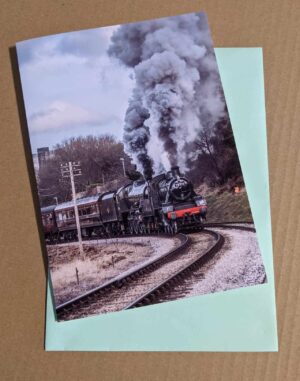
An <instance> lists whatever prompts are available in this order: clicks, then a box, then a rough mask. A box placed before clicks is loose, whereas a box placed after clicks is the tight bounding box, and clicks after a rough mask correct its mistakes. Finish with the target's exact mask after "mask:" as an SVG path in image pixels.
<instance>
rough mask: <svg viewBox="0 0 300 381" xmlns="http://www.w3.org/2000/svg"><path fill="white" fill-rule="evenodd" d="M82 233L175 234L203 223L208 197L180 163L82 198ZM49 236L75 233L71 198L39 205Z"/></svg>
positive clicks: (63, 237)
mask: <svg viewBox="0 0 300 381" xmlns="http://www.w3.org/2000/svg"><path fill="white" fill-rule="evenodd" d="M76 203H77V205H78V212H79V219H80V226H81V230H82V235H83V236H84V237H87V238H91V237H93V236H98V237H108V236H109V237H110V236H117V235H122V234H146V233H152V232H159V231H164V232H166V233H169V234H176V233H177V232H178V231H180V230H182V229H185V228H202V222H203V220H205V218H206V212H207V205H206V201H205V200H204V199H203V198H202V197H201V196H199V195H196V193H195V191H194V188H193V185H192V183H191V182H190V181H188V180H187V179H186V178H185V177H183V176H181V174H180V172H179V168H178V167H173V168H172V169H171V171H169V172H166V173H162V174H160V175H158V176H155V177H153V178H152V179H149V180H144V179H143V180H137V181H134V182H132V183H130V184H128V185H125V186H124V187H121V188H119V189H118V190H115V191H110V192H106V193H103V194H97V195H94V196H90V197H85V198H81V199H78V200H77V201H76ZM41 213H42V222H43V228H44V234H45V238H46V240H50V241H52V240H54V239H59V240H69V239H75V238H76V234H77V230H76V221H75V213H74V205H73V202H72V201H70V202H65V203H63V204H59V205H56V206H48V207H45V208H42V209H41Z"/></svg>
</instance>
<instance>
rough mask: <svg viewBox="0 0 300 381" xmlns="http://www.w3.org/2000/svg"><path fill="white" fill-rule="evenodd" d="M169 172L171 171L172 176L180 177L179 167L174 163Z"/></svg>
mask: <svg viewBox="0 0 300 381" xmlns="http://www.w3.org/2000/svg"><path fill="white" fill-rule="evenodd" d="M171 172H172V176H173V177H177V176H178V177H180V176H181V175H180V171H179V167H178V166H177V165H176V166H174V167H172V168H171Z"/></svg>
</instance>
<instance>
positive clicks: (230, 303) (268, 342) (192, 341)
mask: <svg viewBox="0 0 300 381" xmlns="http://www.w3.org/2000/svg"><path fill="white" fill-rule="evenodd" d="M216 55H217V60H218V64H219V69H220V73H221V78H222V82H223V87H224V91H225V96H226V101H227V105H228V108H229V113H230V119H231V122H232V127H233V131H234V135H235V140H236V144H237V148H238V153H239V157H240V162H241V166H242V170H243V175H244V179H245V183H246V187H247V192H248V196H249V200H250V204H251V209H252V213H253V217H254V222H255V226H256V229H257V234H258V239H259V244H260V250H261V253H262V256H263V260H264V265H265V268H266V272H267V279H268V283H266V284H263V285H258V286H252V287H244V288H239V289H235V290H231V291H226V292H219V293H215V294H209V295H204V296H197V297H192V298H187V299H183V300H179V301H175V302H168V303H163V304H156V305H152V306H149V307H143V308H138V309H132V310H127V311H123V312H116V313H111V314H104V315H100V316H93V317H89V318H84V319H77V320H73V321H67V322H57V321H56V320H55V316H54V309H53V304H52V298H51V294H50V289H49V287H48V297H47V318H46V340H45V346H46V350H49V351H53V350H72V351H74V350H76V351H77V350H78V351H277V349H278V344H277V328H276V309H275V289H274V272H273V254H272V236H271V217H270V199H269V181H268V158H267V140H266V125H265V99H264V76H263V58H262V49H261V48H218V49H216Z"/></svg>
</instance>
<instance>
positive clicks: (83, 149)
mask: <svg viewBox="0 0 300 381" xmlns="http://www.w3.org/2000/svg"><path fill="white" fill-rule="evenodd" d="M191 150H193V152H192V153H193V155H191V159H190V162H189V168H191V169H190V171H189V172H188V173H186V176H187V177H188V178H189V179H190V180H191V181H192V182H193V184H194V186H195V187H197V186H199V185H201V184H203V183H205V184H207V185H208V186H209V187H220V186H223V185H224V184H227V185H228V184H229V186H230V184H232V185H233V184H235V185H240V186H241V185H243V184H244V182H243V177H242V172H241V167H240V163H239V159H238V154H237V150H236V146H235V142H234V137H233V133H232V128H231V125H230V123H229V121H228V119H224V120H222V121H220V122H219V123H217V124H216V125H215V126H214V127H213V128H208V127H206V128H203V130H202V131H201V133H200V134H199V137H198V139H197V140H196V141H195V142H194V144H193V146H192V147H191ZM121 158H123V159H124V163H125V167H126V176H124V171H123V165H122V161H121V160H120V159H121ZM68 161H80V163H81V169H82V175H81V176H78V177H76V178H75V180H76V191H77V192H85V193H86V194H91V193H92V191H93V189H94V188H95V186H96V185H98V187H100V189H101V192H104V191H108V190H112V189H117V188H118V187H120V186H122V185H124V184H125V183H127V182H128V181H129V180H135V179H138V178H139V176H141V175H140V174H139V173H138V172H137V171H136V170H135V167H134V166H133V165H132V164H131V160H130V157H129V156H128V155H126V154H125V152H124V147H123V144H122V143H121V142H119V141H117V140H116V139H115V138H114V137H113V136H109V135H103V136H86V137H77V138H71V139H69V140H66V141H64V142H62V143H61V144H57V145H56V146H55V147H54V149H53V153H52V155H51V156H50V157H49V158H48V159H47V160H46V161H44V162H43V164H42V165H41V167H40V169H39V171H38V191H39V197H40V202H41V206H47V205H51V204H54V203H55V200H57V201H58V202H59V203H60V202H64V201H68V200H70V198H71V186H70V180H69V179H68V178H64V177H62V176H61V169H60V165H61V164H62V163H66V162H68Z"/></svg>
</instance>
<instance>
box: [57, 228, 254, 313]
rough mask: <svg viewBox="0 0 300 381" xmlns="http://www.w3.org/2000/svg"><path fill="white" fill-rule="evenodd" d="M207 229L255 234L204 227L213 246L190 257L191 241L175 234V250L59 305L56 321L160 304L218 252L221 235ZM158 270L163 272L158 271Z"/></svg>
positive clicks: (221, 244) (204, 231)
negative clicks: (211, 239)
mask: <svg viewBox="0 0 300 381" xmlns="http://www.w3.org/2000/svg"><path fill="white" fill-rule="evenodd" d="M243 224H244V223H243ZM245 224H248V222H245ZM249 224H250V223H249ZM208 227H210V228H213V227H216V228H225V229H238V230H246V231H251V232H255V228H254V227H250V226H249V227H248V226H241V225H235V224H234V223H233V222H229V223H215V224H213V223H211V224H205V229H204V230H203V231H202V233H203V234H206V235H207V234H208V235H210V236H211V237H213V239H214V243H213V244H212V245H210V246H209V247H208V248H207V249H206V250H205V251H202V252H201V251H200V253H198V255H192V254H188V253H189V252H191V253H192V250H187V249H188V248H189V247H190V246H191V244H192V240H191V238H190V237H189V236H187V235H185V234H182V233H179V234H178V235H177V237H178V238H179V239H180V241H181V243H180V245H179V246H178V247H177V248H175V249H173V250H171V251H169V252H167V253H166V254H164V255H162V256H161V257H159V258H156V259H154V260H153V261H151V262H150V263H147V264H146V265H145V264H141V265H139V266H138V267H136V268H134V269H133V270H128V271H127V272H125V273H123V274H121V275H120V276H118V277H116V278H114V279H113V280H111V281H109V282H107V283H105V284H103V285H101V286H100V287H97V288H94V289H92V290H91V291H89V292H87V293H85V294H83V295H80V296H79V297H77V298H74V299H72V300H70V301H68V302H66V303H63V304H61V305H59V306H58V307H57V309H56V313H57V318H58V320H70V319H76V318H80V317H85V316H90V315H93V314H99V313H105V312H112V311H119V310H122V309H130V308H135V307H141V306H146V305H149V304H154V303H159V302H160V301H163V300H164V297H163V296H164V294H166V293H170V291H172V289H173V288H174V287H175V286H177V285H179V284H182V283H184V282H185V280H186V279H187V278H189V277H190V276H191V275H192V274H193V272H194V271H196V270H197V269H199V268H200V267H201V266H203V265H204V264H205V263H206V262H207V261H209V260H210V259H212V258H213V257H214V255H215V254H216V253H217V252H218V251H219V250H220V249H221V248H222V246H223V244H224V237H223V235H222V234H220V233H218V232H215V231H214V230H210V229H207V228H208ZM174 264H176V266H174ZM168 266H169V268H168ZM162 269H163V271H161V270H162ZM166 270H167V271H166ZM159 272H162V274H159ZM166 273H167V275H166ZM157 278H158V280H157Z"/></svg>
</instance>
